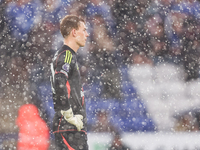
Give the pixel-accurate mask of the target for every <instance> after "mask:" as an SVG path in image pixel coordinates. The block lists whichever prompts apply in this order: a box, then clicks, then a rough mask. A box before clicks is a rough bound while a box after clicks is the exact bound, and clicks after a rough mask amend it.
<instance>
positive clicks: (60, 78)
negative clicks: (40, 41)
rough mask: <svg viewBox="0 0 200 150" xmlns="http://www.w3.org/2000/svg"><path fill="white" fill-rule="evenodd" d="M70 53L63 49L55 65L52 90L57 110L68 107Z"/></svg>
mask: <svg viewBox="0 0 200 150" xmlns="http://www.w3.org/2000/svg"><path fill="white" fill-rule="evenodd" d="M71 60H72V54H71V52H70V51H64V52H63V53H61V54H60V55H59V56H58V58H57V60H56V66H55V75H54V87H55V88H54V90H55V95H56V105H57V107H56V108H59V110H68V109H69V108H70V102H69V98H70V92H71V88H70V84H69V81H68V78H69V75H70V71H71Z"/></svg>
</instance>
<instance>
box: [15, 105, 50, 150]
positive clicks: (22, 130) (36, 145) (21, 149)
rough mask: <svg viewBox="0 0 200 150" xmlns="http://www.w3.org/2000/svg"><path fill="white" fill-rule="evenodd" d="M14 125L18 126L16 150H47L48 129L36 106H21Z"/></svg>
mask: <svg viewBox="0 0 200 150" xmlns="http://www.w3.org/2000/svg"><path fill="white" fill-rule="evenodd" d="M16 123H17V125H18V126H19V141H18V144H17V149H18V150H28V149H38V150H39V149H41V150H47V149H48V147H49V129H48V128H47V126H46V123H45V122H44V121H43V120H42V119H41V118H40V116H39V112H38V109H37V107H36V106H34V105H32V104H25V105H23V106H21V107H20V109H19V113H18V118H17V121H16Z"/></svg>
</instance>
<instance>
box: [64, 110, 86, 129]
mask: <svg viewBox="0 0 200 150" xmlns="http://www.w3.org/2000/svg"><path fill="white" fill-rule="evenodd" d="M61 114H62V115H63V116H64V118H65V120H66V121H67V122H69V123H70V124H73V125H75V126H76V128H77V130H78V131H81V129H82V128H83V121H82V120H83V116H82V115H74V114H73V111H72V109H71V108H70V109H68V110H67V111H63V110H61Z"/></svg>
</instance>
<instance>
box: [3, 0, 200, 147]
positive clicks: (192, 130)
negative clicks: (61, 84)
mask: <svg viewBox="0 0 200 150" xmlns="http://www.w3.org/2000/svg"><path fill="white" fill-rule="evenodd" d="M0 12H1V13H0V18H1V19H0V57H1V59H0V64H1V70H0V72H1V75H0V88H1V90H0V101H1V105H0V114H1V115H0V150H1V149H2V150H7V149H9V150H12V149H17V148H16V145H17V140H18V130H19V128H18V126H17V125H16V119H17V116H18V110H19V108H20V107H21V106H22V105H24V104H29V103H31V104H34V105H36V106H37V108H38V110H39V112H40V116H41V118H42V119H43V120H44V121H45V122H46V123H47V126H48V127H49V129H51V121H52V117H53V114H54V110H53V102H52V95H51V86H50V81H49V75H50V69H49V68H50V67H49V65H50V62H51V59H52V56H53V54H54V52H55V50H56V49H58V48H59V47H60V46H61V45H62V37H61V34H60V32H59V21H60V19H61V18H62V17H63V16H65V15H67V14H76V15H80V16H82V17H83V18H85V19H86V22H87V27H88V32H89V34H90V36H89V38H88V41H87V44H86V46H85V47H84V48H81V49H80V50H79V51H78V61H79V64H80V66H79V68H80V71H81V77H82V82H83V86H84V91H85V100H86V107H87V118H88V140H89V145H90V148H91V150H104V149H106V148H107V147H109V145H110V144H111V142H112V139H113V136H114V134H116V133H120V135H121V136H122V140H123V142H124V144H126V145H127V146H129V147H130V148H131V149H137V150H169V149H173V150H183V149H184V150H186V149H187V150H199V149H200V144H199V142H198V139H199V138H200V133H199V129H200V79H199V77H200V76H199V71H200V69H199V63H200V62H199V56H200V34H199V33H200V2H199V1H197V0H155V1H154V0H90V1H87V0H0ZM50 135H51V136H50V148H49V149H53V142H52V141H53V135H52V133H51V131H50Z"/></svg>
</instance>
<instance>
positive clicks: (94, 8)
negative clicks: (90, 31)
mask: <svg viewBox="0 0 200 150" xmlns="http://www.w3.org/2000/svg"><path fill="white" fill-rule="evenodd" d="M110 9H111V8H110V6H109V5H108V4H107V3H105V2H104V1H102V0H91V2H88V3H87V6H86V16H87V18H88V20H89V21H91V20H93V17H94V16H96V15H99V16H102V18H103V19H104V21H105V25H106V26H107V28H108V31H110V33H113V32H114V28H115V21H114V19H113V16H112V13H111V12H110Z"/></svg>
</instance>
